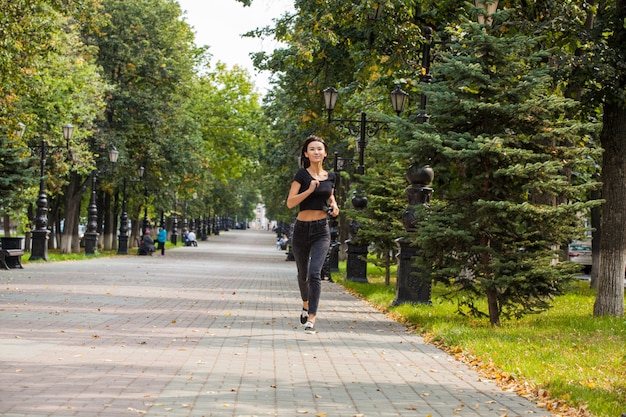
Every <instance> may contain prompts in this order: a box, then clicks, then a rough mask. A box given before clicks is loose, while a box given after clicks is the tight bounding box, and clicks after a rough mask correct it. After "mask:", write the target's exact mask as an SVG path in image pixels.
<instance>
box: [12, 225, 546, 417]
mask: <svg viewBox="0 0 626 417" xmlns="http://www.w3.org/2000/svg"><path fill="white" fill-rule="evenodd" d="M275 241H276V239H275V235H274V234H273V233H270V232H259V231H252V230H245V231H243V230H232V231H229V232H223V233H222V234H220V236H213V237H211V238H210V239H209V240H208V241H206V242H199V246H198V247H182V248H177V249H174V250H169V251H167V252H166V256H165V257H164V258H161V257H159V256H153V257H143V256H141V257H140V256H126V257H115V258H107V259H93V260H88V261H81V262H61V263H50V264H45V263H31V264H27V265H26V266H25V269H23V270H10V271H1V272H0V274H1V275H0V286H1V287H0V415H2V416H4V417H17V416H28V417H38V416H81V417H94V416H111V417H120V416H144V415H145V416H168V417H170V416H175V417H178V416H194V417H200V416H216V417H249V416H280V417H297V416H321V417H323V416H328V417H334V416H338V417H339V416H341V417H355V416H357V417H361V416H362V417H376V416H381V417H382V416H390V417H391V416H393V417H397V416H419V417H426V416H433V417H434V416H441V417H449V416H481V417H483V416H485V417H486V416H493V417H501V416H508V417H513V416H526V415H532V416H541V415H546V414H547V413H546V412H545V410H542V409H540V408H537V407H535V406H534V405H533V404H532V403H531V402H528V401H527V400H525V399H523V398H520V397H518V396H516V395H515V394H513V393H509V392H503V391H501V390H500V389H499V388H497V387H496V386H495V385H494V384H493V383H492V382H490V381H485V380H481V379H480V378H479V377H478V375H477V374H476V373H475V372H473V371H471V370H469V369H468V368H467V367H466V366H465V365H464V364H461V363H458V362H456V361H455V360H454V359H453V358H451V357H450V356H449V355H447V354H446V353H444V352H442V351H440V350H438V349H436V348H434V347H433V346H431V345H427V344H425V343H424V341H423V340H422V339H421V338H420V337H418V336H416V335H414V334H411V333H409V332H407V330H406V329H405V328H404V327H403V326H402V325H400V324H398V323H395V322H393V321H391V320H390V319H388V318H387V317H385V316H384V315H383V314H381V313H380V312H378V311H376V310H374V309H372V308H371V307H369V306H368V305H367V304H365V303H363V302H361V301H360V300H358V299H355V298H354V297H352V296H351V295H349V294H347V293H346V292H344V291H343V290H342V289H341V287H339V286H338V285H336V284H333V283H328V282H324V283H323V288H322V300H321V305H320V311H319V316H318V327H319V331H320V332H319V333H318V334H317V335H307V334H304V332H303V329H302V326H301V325H300V323H299V320H298V314H299V309H300V307H301V303H300V301H299V295H298V291H297V284H296V279H295V264H294V263H293V262H286V261H285V254H284V252H282V251H277V250H276V247H275Z"/></svg>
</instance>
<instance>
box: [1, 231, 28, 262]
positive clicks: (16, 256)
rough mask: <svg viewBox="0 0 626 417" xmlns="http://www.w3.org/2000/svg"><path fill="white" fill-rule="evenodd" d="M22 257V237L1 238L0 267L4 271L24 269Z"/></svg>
mask: <svg viewBox="0 0 626 417" xmlns="http://www.w3.org/2000/svg"><path fill="white" fill-rule="evenodd" d="M22 255H24V249H22V238H21V237H13V238H11V237H3V238H0V265H2V266H3V267H4V269H11V268H24V267H23V266H22Z"/></svg>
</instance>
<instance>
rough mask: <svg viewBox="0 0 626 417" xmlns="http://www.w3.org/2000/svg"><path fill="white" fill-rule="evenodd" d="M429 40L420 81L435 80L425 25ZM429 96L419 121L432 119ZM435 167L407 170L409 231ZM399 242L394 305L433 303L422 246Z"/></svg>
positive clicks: (404, 217) (414, 226)
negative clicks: (418, 262)
mask: <svg viewBox="0 0 626 417" xmlns="http://www.w3.org/2000/svg"><path fill="white" fill-rule="evenodd" d="M423 33H424V39H425V42H424V44H423V47H422V70H421V74H420V82H423V83H431V82H432V80H433V77H432V75H431V74H430V47H431V45H432V43H433V30H432V29H431V28H429V27H425V28H424V30H423ZM427 104H428V98H427V97H426V95H425V94H423V93H422V94H421V97H420V108H419V113H418V114H417V118H416V121H417V123H419V124H424V123H428V121H429V119H430V116H428V114H427V113H426V105H427ZM434 175H435V173H434V171H433V169H432V168H431V167H430V166H429V165H426V166H423V167H419V166H418V165H411V166H410V167H409V168H408V170H407V174H406V179H407V181H408V182H409V186H408V187H407V188H406V189H405V194H406V196H407V200H408V206H407V208H406V209H405V210H404V213H403V214H402V225H403V226H404V229H405V230H406V231H407V233H415V232H417V231H418V230H417V224H418V222H419V219H418V218H417V217H416V214H415V210H416V208H417V207H418V206H426V207H428V206H429V205H430V198H431V196H432V193H433V189H432V188H430V184H431V182H432V181H433V178H434ZM396 244H397V245H398V270H397V275H396V297H395V299H394V301H393V305H394V306H397V305H401V304H405V303H412V304H431V301H430V294H431V286H432V283H431V280H430V279H429V278H428V276H427V274H426V273H424V271H422V270H420V269H419V268H417V267H416V266H415V257H416V256H417V254H418V251H419V248H418V247H416V246H414V245H413V242H412V239H411V238H410V237H408V236H405V237H401V238H398V239H396Z"/></svg>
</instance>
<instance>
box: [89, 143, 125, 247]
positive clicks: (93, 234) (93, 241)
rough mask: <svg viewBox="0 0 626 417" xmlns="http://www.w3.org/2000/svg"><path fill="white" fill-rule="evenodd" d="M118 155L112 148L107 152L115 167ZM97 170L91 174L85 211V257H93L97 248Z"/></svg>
mask: <svg viewBox="0 0 626 417" xmlns="http://www.w3.org/2000/svg"><path fill="white" fill-rule="evenodd" d="M119 155H120V153H119V152H118V150H117V149H116V148H115V146H113V147H112V148H111V149H110V150H109V162H111V164H113V165H114V166H115V163H116V162H117V158H118V157H119ZM97 179H98V170H97V169H94V170H93V172H92V174H91V199H90V200H89V207H88V209H87V213H88V217H87V231H86V232H85V255H93V254H95V252H96V249H97V248H98V205H97V204H96V197H97V195H96V180H97Z"/></svg>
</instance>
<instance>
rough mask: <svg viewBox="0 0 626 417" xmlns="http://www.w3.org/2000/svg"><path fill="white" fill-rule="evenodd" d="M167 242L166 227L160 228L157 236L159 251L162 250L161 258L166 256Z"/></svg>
mask: <svg viewBox="0 0 626 417" xmlns="http://www.w3.org/2000/svg"><path fill="white" fill-rule="evenodd" d="M166 240H167V230H165V227H159V234H158V235H157V249H161V256H165V241H166Z"/></svg>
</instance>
